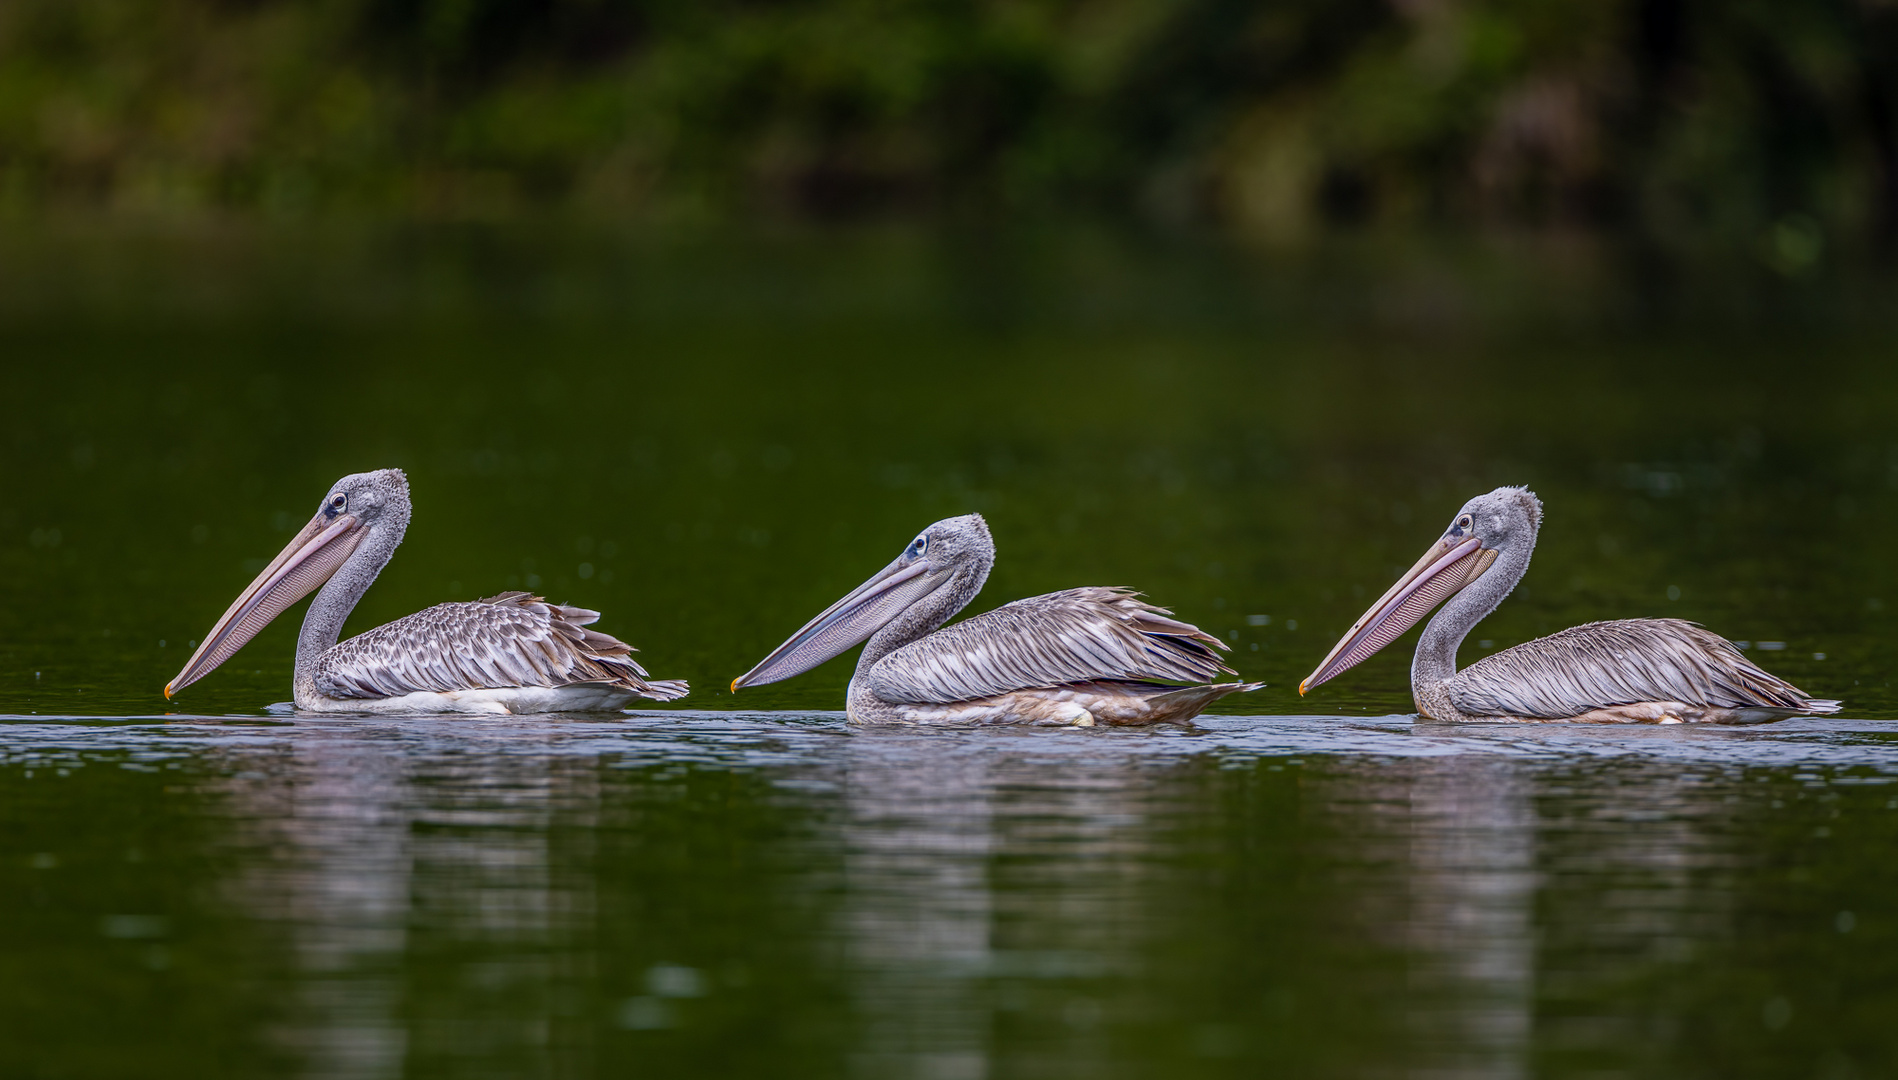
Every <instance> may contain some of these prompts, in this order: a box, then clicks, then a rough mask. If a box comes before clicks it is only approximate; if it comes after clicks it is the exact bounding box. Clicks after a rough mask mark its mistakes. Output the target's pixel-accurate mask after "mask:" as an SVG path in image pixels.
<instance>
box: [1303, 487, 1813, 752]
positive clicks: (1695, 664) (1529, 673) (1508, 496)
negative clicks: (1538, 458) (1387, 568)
mask: <svg viewBox="0 0 1898 1080" xmlns="http://www.w3.org/2000/svg"><path fill="white" fill-rule="evenodd" d="M1541 525H1542V502H1541V500H1539V499H1537V498H1536V497H1535V494H1534V493H1533V492H1531V491H1530V490H1529V489H1528V488H1522V487H1500V488H1497V489H1496V490H1495V491H1492V492H1490V493H1489V494H1487V495H1478V496H1477V497H1476V498H1474V499H1471V500H1470V501H1469V502H1467V503H1464V504H1463V509H1461V510H1459V511H1457V515H1456V520H1455V521H1453V522H1451V524H1450V528H1449V530H1448V531H1447V532H1445V533H1444V534H1443V536H1442V538H1441V539H1439V540H1438V541H1437V542H1436V543H1434V544H1432V545H1430V548H1429V550H1427V551H1425V552H1424V555H1423V558H1421V559H1418V560H1417V565H1415V566H1413V567H1411V568H1410V570H1409V572H1408V573H1406V574H1405V575H1404V576H1403V577H1401V578H1399V579H1398V580H1397V584H1395V585H1392V586H1391V587H1390V591H1389V592H1387V593H1385V594H1384V595H1383V596H1381V597H1379V598H1378V601H1377V603H1375V604H1372V605H1371V609H1370V610H1369V611H1367V612H1365V613H1364V614H1363V616H1362V617H1360V618H1359V619H1358V621H1357V622H1355V623H1353V624H1352V626H1351V629H1350V630H1348V631H1346V633H1345V635H1344V638H1343V639H1342V640H1340V641H1339V642H1338V644H1337V645H1335V646H1333V647H1332V650H1331V653H1330V655H1328V656H1326V657H1325V660H1324V663H1322V664H1319V665H1318V670H1316V671H1314V672H1312V673H1311V676H1310V677H1309V678H1307V679H1306V680H1305V681H1304V682H1302V683H1300V684H1299V686H1298V692H1299V693H1300V694H1301V695H1302V694H1304V693H1305V692H1306V691H1308V690H1310V689H1311V688H1313V687H1315V686H1317V685H1319V684H1320V683H1323V682H1325V681H1327V680H1329V679H1332V678H1335V677H1337V675H1338V674H1339V673H1341V672H1343V671H1346V670H1348V669H1350V668H1351V667H1353V666H1355V665H1357V664H1359V663H1362V662H1363V661H1364V660H1365V659H1366V658H1367V657H1369V656H1370V655H1371V654H1372V653H1374V652H1376V651H1378V650H1379V649H1381V648H1383V647H1384V646H1386V645H1389V644H1390V643H1391V642H1393V641H1395V640H1397V638H1398V637H1399V636H1400V635H1402V634H1403V632H1404V631H1406V630H1408V629H1410V628H1411V627H1412V626H1415V625H1416V624H1417V622H1418V620H1420V619H1422V618H1423V617H1424V616H1425V615H1428V614H1429V613H1430V609H1432V608H1434V607H1436V606H1437V605H1438V604H1443V610H1442V611H1440V612H1438V613H1437V616H1436V618H1433V619H1431V620H1430V624H1429V625H1428V626H1426V627H1424V632H1423V636H1422V637H1421V638H1419V639H1418V641H1417V655H1416V657H1415V659H1413V660H1412V661H1411V665H1410V692H1411V696H1412V697H1413V698H1415V699H1416V702H1417V711H1418V712H1420V713H1422V714H1423V715H1424V716H1426V717H1429V718H1430V719H1432V720H1441V721H1458V720H1552V721H1575V722H1584V723H1616V724H1682V723H1713V724H1757V723H1764V722H1767V721H1771V720H1783V719H1785V718H1786V717H1788V716H1801V715H1812V714H1821V713H1834V712H1838V711H1839V703H1838V702H1836V701H1827V700H1824V699H1821V698H1814V697H1811V696H1809V695H1808V694H1806V692H1805V691H1803V690H1801V689H1799V688H1798V687H1796V686H1794V685H1792V684H1791V683H1789V682H1787V681H1785V680H1784V679H1781V678H1778V677H1776V676H1774V675H1770V674H1768V673H1767V672H1765V671H1763V670H1761V669H1760V668H1759V667H1758V666H1756V665H1755V664H1753V663H1752V662H1751V661H1749V660H1748V659H1747V658H1746V656H1745V655H1744V654H1742V653H1741V652H1740V650H1739V648H1738V647H1737V646H1735V645H1734V644H1733V642H1731V641H1728V640H1727V639H1726V638H1723V637H1721V636H1719V635H1718V634H1711V633H1708V632H1707V631H1706V630H1703V629H1701V628H1700V627H1699V626H1698V625H1696V624H1694V623H1690V622H1685V621H1682V620H1680V619H1615V620H1613V621H1610V622H1594V623H1587V624H1584V625H1582V626H1576V627H1572V628H1570V629H1568V630H1563V631H1560V632H1558V633H1554V634H1550V635H1549V636H1548V637H1545V638H1537V639H1536V640H1534V641H1529V642H1524V643H1523V644H1521V645H1516V646H1514V647H1512V648H1508V649H1504V650H1503V651H1502V652H1499V653H1496V654H1495V655H1493V656H1486V657H1484V658H1483V659H1481V660H1478V661H1477V662H1476V663H1474V664H1471V665H1470V666H1469V667H1467V668H1464V669H1463V670H1462V671H1458V670H1457V669H1456V649H1457V646H1458V645H1459V644H1461V643H1462V641H1463V638H1464V637H1465V636H1466V635H1467V634H1468V633H1469V632H1470V630H1471V628H1473V627H1474V626H1475V625H1476V624H1477V623H1479V622H1481V621H1483V619H1484V618H1485V617H1487V616H1488V615H1489V613H1490V612H1492V611H1495V610H1496V606H1497V605H1498V604H1500V603H1502V602H1503V598H1504V597H1506V596H1508V595H1509V593H1510V591H1511V590H1513V589H1515V587H1516V583H1517V582H1518V581H1521V580H1522V575H1523V572H1524V571H1526V570H1527V569H1528V568H1529V555H1530V553H1531V552H1532V551H1534V550H1535V546H1536V532H1537V530H1538V529H1540V528H1541ZM1445 601H1448V603H1445Z"/></svg>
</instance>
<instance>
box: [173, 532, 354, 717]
mask: <svg viewBox="0 0 1898 1080" xmlns="http://www.w3.org/2000/svg"><path fill="white" fill-rule="evenodd" d="M363 535H364V534H363V531H362V519H361V518H358V517H357V516H356V515H354V514H338V515H336V517H334V518H331V517H329V516H328V515H326V514H318V515H317V516H316V517H315V518H313V519H311V521H310V523H309V524H308V525H305V526H304V527H303V531H302V532H300V533H298V534H297V535H296V536H295V537H294V538H293V539H292V540H291V541H290V543H289V545H288V546H286V547H285V548H284V549H283V550H282V551H281V552H279V553H278V554H277V557H276V558H275V559H273V560H271V563H270V565H269V566H266V567H264V571H263V573H261V574H258V575H257V579H256V580H255V581H252V582H251V583H250V584H249V585H248V586H246V587H245V589H244V591H243V592H241V593H239V594H238V597H237V599H236V601H234V602H233V603H232V604H231V606H230V607H229V608H227V609H226V610H225V612H224V615H223V617H222V618H220V619H218V621H217V622H216V623H215V624H213V625H212V627H211V632H210V633H208V634H206V635H204V642H203V643H202V644H200V645H199V646H198V651H197V652H194V653H192V654H191V659H190V660H188V661H186V662H185V666H184V670H183V671H180V672H179V673H178V677H177V678H175V679H173V680H171V682H169V683H166V684H165V696H166V697H167V698H169V697H171V696H172V695H173V694H175V693H177V692H178V691H180V690H183V689H184V688H185V687H187V686H190V685H191V684H192V683H194V682H197V681H198V680H199V679H202V678H204V677H205V676H206V675H209V674H211V672H213V671H215V670H217V666H218V665H219V664H222V663H223V662H224V661H226V660H229V659H230V658H231V657H232V656H233V655H235V654H236V652H237V650H239V649H241V648H243V647H244V644H245V643H246V642H248V641H249V640H250V639H251V638H254V637H256V636H257V633H258V631H260V630H262V629H263V628H264V627H266V626H268V625H270V620H272V619H274V618H276V617H277V616H279V615H281V614H283V612H284V610H285V609H287V608H288V607H289V606H290V605H292V604H294V603H296V602H297V601H298V600H301V599H303V598H304V597H306V596H308V595H310V594H311V593H313V592H315V591H316V590H317V589H318V588H320V587H322V585H323V583H324V582H326V581H328V580H329V579H330V578H331V577H332V576H334V575H335V573H336V571H337V569H338V568H339V567H341V566H342V565H343V562H344V561H345V560H347V559H348V558H349V557H350V555H352V554H354V553H355V551H356V546H357V545H358V544H361V543H362V538H363Z"/></svg>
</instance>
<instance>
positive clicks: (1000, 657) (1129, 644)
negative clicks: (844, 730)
mask: <svg viewBox="0 0 1898 1080" xmlns="http://www.w3.org/2000/svg"><path fill="white" fill-rule="evenodd" d="M1137 595H1138V594H1136V593H1134V592H1133V591H1132V590H1129V589H1115V588H1101V587H1098V586H1095V587H1084V588H1079V589H1067V590H1064V591H1062V592H1052V593H1048V594H1046V595H1043V596H1031V597H1028V598H1027V599H1024V600H1015V601H1012V602H1010V603H1007V604H1003V605H1002V606H1001V607H998V608H996V609H995V610H993V611H989V612H986V613H984V614H981V615H977V616H975V617H974V618H970V619H965V620H963V621H962V622H959V623H957V624H955V625H954V626H948V627H944V628H943V629H941V630H938V631H936V632H935V633H933V634H930V635H928V636H927V637H924V638H922V639H920V640H918V641H913V642H911V643H909V644H908V645H905V646H903V647H902V648H900V649H897V650H896V651H894V652H892V653H890V654H889V655H887V656H885V657H883V658H882V659H881V660H878V661H877V662H876V663H875V664H874V665H872V666H871V668H870V671H869V675H868V684H869V688H870V690H871V692H872V693H874V694H876V696H877V697H879V698H881V699H883V700H884V701H889V702H896V703H901V704H910V705H919V704H926V703H929V704H939V705H941V704H948V703H949V702H954V701H968V700H971V699H973V698H980V697H989V696H991V695H995V694H1006V693H1010V692H1012V691H1016V690H1033V689H1044V688H1047V687H1051V686H1059V685H1061V684H1063V683H1076V682H1086V681H1089V680H1099V679H1114V680H1125V681H1131V682H1145V681H1151V680H1168V681H1173V682H1204V681H1205V680H1207V679H1212V678H1215V677H1217V676H1218V675H1219V674H1220V673H1221V672H1224V673H1226V674H1232V673H1233V672H1232V669H1231V668H1229V667H1227V666H1226V665H1225V664H1223V663H1221V662H1220V660H1219V657H1218V656H1217V655H1216V654H1215V653H1214V652H1213V649H1214V648H1218V649H1224V648H1226V647H1227V646H1226V643H1225V642H1223V641H1220V640H1219V639H1218V638H1216V637H1213V636H1212V635H1211V634H1208V633H1206V632H1204V631H1202V630H1200V629H1199V628H1198V627H1194V626H1189V625H1187V624H1186V623H1183V622H1180V621H1179V620H1177V619H1171V618H1168V616H1169V615H1171V614H1172V612H1170V611H1168V610H1166V609H1165V608H1158V607H1154V606H1153V605H1152V604H1148V603H1144V602H1142V601H1141V600H1139V599H1137Z"/></svg>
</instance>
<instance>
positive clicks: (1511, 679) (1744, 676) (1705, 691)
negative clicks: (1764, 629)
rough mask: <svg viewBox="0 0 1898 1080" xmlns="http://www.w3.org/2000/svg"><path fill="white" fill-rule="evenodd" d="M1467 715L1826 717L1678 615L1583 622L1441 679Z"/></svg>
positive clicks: (1818, 705)
mask: <svg viewBox="0 0 1898 1080" xmlns="http://www.w3.org/2000/svg"><path fill="white" fill-rule="evenodd" d="M1445 686H1446V689H1447V690H1448V691H1449V695H1450V700H1451V701H1452V702H1453V703H1454V704H1455V705H1456V707H1457V710H1458V711H1459V712H1462V713H1466V714H1468V715H1471V716H1520V717H1533V718H1539V719H1549V720H1557V719H1566V718H1568V717H1572V716H1579V715H1581V714H1583V713H1587V712H1589V711H1590V710H1593V709H1599V708H1601V707H1603V706H1614V705H1632V704H1636V703H1639V702H1648V701H1667V702H1682V703H1687V704H1692V705H1710V706H1714V707H1716V708H1721V709H1759V708H1767V709H1782V710H1786V712H1787V715H1791V714H1795V713H1799V712H1833V711H1837V708H1838V703H1837V702H1831V701H1818V700H1815V699H1813V698H1810V697H1808V696H1806V694H1805V693H1803V692H1801V691H1800V689H1799V688H1798V687H1796V686H1794V685H1792V684H1791V683H1789V682H1787V681H1786V680H1784V679H1781V678H1779V677H1778V676H1776V675H1773V674H1771V673H1769V672H1767V671H1764V670H1762V669H1761V668H1760V667H1759V666H1758V665H1756V664H1754V663H1753V662H1752V661H1750V660H1748V659H1747V658H1746V654H1744V653H1742V652H1741V651H1740V650H1739V649H1738V648H1736V647H1735V646H1734V644H1733V643H1732V642H1731V641H1728V640H1727V639H1726V638H1723V637H1721V636H1720V635H1718V634H1713V633H1709V632H1708V631H1706V630H1704V629H1702V628H1701V627H1699V626H1696V625H1695V624H1693V623H1690V622H1685V621H1682V620H1680V619H1616V620H1613V621H1609V622H1593V623H1585V624H1583V625H1581V626H1574V627H1570V628H1569V629H1567V630H1563V631H1560V632H1558V633H1554V634H1550V635H1549V636H1548V637H1544V638H1537V639H1536V640H1534V641H1530V642H1526V643H1524V644H1521V645H1517V646H1515V647H1513V648H1509V649H1504V650H1503V651H1502V652H1499V653H1496V654H1494V655H1492V656H1486V657H1484V658H1483V659H1481V660H1478V661H1477V662H1476V663H1474V664H1471V665H1470V666H1469V667H1466V668H1464V669H1463V670H1462V671H1459V672H1457V673H1456V674H1455V675H1452V676H1451V677H1450V678H1449V679H1448V680H1447V681H1446V684H1445Z"/></svg>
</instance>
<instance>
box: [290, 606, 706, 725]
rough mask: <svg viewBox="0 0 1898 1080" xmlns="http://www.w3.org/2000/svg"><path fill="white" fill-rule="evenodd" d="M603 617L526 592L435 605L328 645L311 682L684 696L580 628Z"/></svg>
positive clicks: (352, 687)
mask: <svg viewBox="0 0 1898 1080" xmlns="http://www.w3.org/2000/svg"><path fill="white" fill-rule="evenodd" d="M599 617H600V613H599V612H597V611H588V610H587V609H585V608H576V607H566V606H564V605H561V604H550V603H547V602H546V601H545V600H542V599H541V598H540V597H538V596H530V595H529V594H527V593H524V592H510V593H502V594H501V595H499V596H490V597H488V598H487V599H486V600H476V601H473V602H472V603H454V604H437V605H435V606H434V607H432V608H428V609H427V610H425V611H418V612H416V613H415V614H413V615H410V616H407V617H406V618H401V619H397V620H396V621H394V622H392V623H388V624H387V625H384V626H378V627H376V628H375V629H374V630H371V631H369V632H368V633H365V634H361V635H358V636H356V637H353V638H350V639H349V640H348V641H345V642H342V643H340V644H338V645H337V646H336V647H335V648H333V649H331V650H329V651H328V652H326V653H324V654H323V658H322V660H321V661H320V663H319V666H318V669H317V674H316V683H317V689H319V690H321V691H322V692H323V693H325V694H327V695H329V696H331V697H337V698H385V697H396V696H399V695H402V694H411V693H415V692H417V691H425V690H433V691H451V690H477V689H498V688H504V687H515V686H571V685H574V684H576V683H603V684H606V685H609V686H617V687H621V688H623V689H626V690H631V691H633V692H634V693H637V694H639V695H640V696H642V697H648V698H652V699H654V700H656V701H671V700H672V699H674V698H678V697H683V696H685V689H686V688H685V684H684V683H683V682H678V681H675V680H659V681H648V679H647V678H646V669H645V668H643V667H640V666H639V664H638V663H637V662H635V661H634V660H633V658H632V652H633V647H632V646H631V645H628V644H626V643H625V642H623V641H621V640H619V639H618V638H616V637H613V636H612V635H610V634H602V633H600V632H599V631H597V630H589V629H587V628H586V626H587V624H588V623H590V622H593V621H594V620H595V619H598V618H599Z"/></svg>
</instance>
